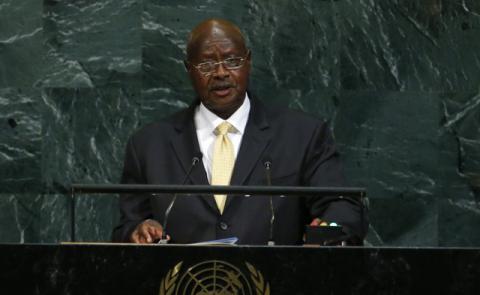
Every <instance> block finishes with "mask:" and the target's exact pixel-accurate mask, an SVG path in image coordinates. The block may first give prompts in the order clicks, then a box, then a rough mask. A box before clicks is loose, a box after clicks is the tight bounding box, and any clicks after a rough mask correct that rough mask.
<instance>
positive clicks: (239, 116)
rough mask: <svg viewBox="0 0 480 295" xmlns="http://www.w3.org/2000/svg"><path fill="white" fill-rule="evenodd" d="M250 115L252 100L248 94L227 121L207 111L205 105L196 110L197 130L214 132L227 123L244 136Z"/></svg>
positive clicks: (201, 104)
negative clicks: (223, 123) (224, 122)
mask: <svg viewBox="0 0 480 295" xmlns="http://www.w3.org/2000/svg"><path fill="white" fill-rule="evenodd" d="M249 113H250V98H249V97H248V94H247V93H245V99H244V100H243V103H242V105H241V106H240V107H239V108H238V109H237V110H236V111H235V113H233V114H232V115H231V116H230V117H229V118H228V119H227V120H224V119H222V118H220V117H219V116H217V115H215V114H214V113H212V112H211V111H210V110H209V109H207V108H206V107H205V106H204V105H203V103H200V105H199V106H198V107H197V110H196V114H195V117H196V120H195V123H196V128H197V130H198V129H208V130H209V132H210V131H211V132H213V130H215V128H216V127H217V126H218V125H220V124H221V123H222V122H223V121H227V122H228V123H230V124H232V125H233V127H235V129H236V131H237V133H239V134H241V135H242V134H243V133H244V132H245V126H246V125H247V121H248V114H249Z"/></svg>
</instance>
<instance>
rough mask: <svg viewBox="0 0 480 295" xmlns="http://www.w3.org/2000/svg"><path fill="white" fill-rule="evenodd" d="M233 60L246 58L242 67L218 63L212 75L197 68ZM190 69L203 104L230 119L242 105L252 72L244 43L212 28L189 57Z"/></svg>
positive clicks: (198, 42)
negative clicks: (210, 63)
mask: <svg viewBox="0 0 480 295" xmlns="http://www.w3.org/2000/svg"><path fill="white" fill-rule="evenodd" d="M233 57H243V58H245V61H244V62H243V65H242V66H241V67H239V68H237V69H227V68H226V67H225V65H224V64H219V65H217V66H216V67H215V68H214V70H213V72H211V73H202V72H201V71H200V70H199V69H197V68H196V67H195V66H196V65H198V64H202V63H205V62H220V61H224V60H225V59H228V58H233ZM187 69H188V72H189V75H190V79H191V80H192V84H193V87H194V88H195V91H196V92H197V94H198V95H199V96H200V99H201V101H202V103H203V104H204V105H205V106H206V107H207V108H208V109H209V110H210V111H212V112H213V113H215V114H216V115H217V116H219V117H221V118H224V119H227V118H228V117H230V116H231V115H232V114H233V113H234V112H235V111H236V110H237V109H238V108H239V107H240V106H241V105H242V103H243V100H244V98H245V92H246V90H247V85H248V75H249V73H250V53H249V51H248V50H247V49H246V47H245V44H243V42H242V41H239V39H238V38H235V36H233V37H232V36H230V33H229V32H228V31H227V32H225V31H222V30H221V29H218V28H217V29H212V30H211V32H208V33H207V34H205V35H204V36H202V37H200V39H199V40H198V41H197V42H196V44H195V46H194V48H193V50H192V52H191V54H190V56H189V60H188V64H187Z"/></svg>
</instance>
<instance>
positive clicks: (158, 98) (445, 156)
mask: <svg viewBox="0 0 480 295" xmlns="http://www.w3.org/2000/svg"><path fill="white" fill-rule="evenodd" d="M208 17H223V18H227V19H230V20H232V21H233V22H235V23H237V24H238V25H239V26H240V27H241V28H242V29H243V30H244V32H245V34H246V35H247V39H248V43H249V44H250V47H251V49H252V51H253V74H252V77H251V88H252V90H253V91H254V92H255V93H256V94H257V95H258V96H259V97H260V98H262V99H263V100H264V101H266V102H267V103H283V104H288V105H289V106H290V107H292V108H296V109H301V110H304V111H306V112H309V113H312V114H314V115H317V116H321V117H324V118H326V119H328V120H330V121H331V123H332V127H333V129H334V133H335V136H336V139H337V141H338V143H339V147H340V150H341V152H342V155H343V159H344V161H345V166H346V172H347V174H348V177H349V179H350V181H351V183H352V184H354V185H358V186H365V187H367V188H368V192H369V193H368V195H369V198H370V207H371V211H370V215H371V228H370V233H369V236H368V243H369V244H371V245H401V246H480V234H479V233H478V228H480V206H479V202H480V2H479V1H476V0H424V1H417V0H387V1H384V0H335V1H333V0H331V1H329V0H304V1H296V0H243V1H240V0H237V1H234V0H230V1H220V0H210V1H199V0H143V1H141V0H96V1H93V0H65V1H60V0H44V1H41V0H17V1H14V0H2V2H1V4H0V106H1V107H0V126H1V127H0V242H41V243H44V242H59V241H62V240H68V239H69V223H68V219H69V216H70V215H69V210H68V209H69V207H68V206H69V200H68V196H67V195H66V194H65V191H66V190H67V189H68V187H69V185H70V183H72V182H85V183H116V182H118V180H119V177H120V170H121V167H122V160H123V149H124V145H125V143H126V140H127V138H128V136H129V134H131V133H132V132H133V131H134V130H136V129H138V128H139V127H140V126H142V125H144V124H146V123H147V122H150V121H153V120H156V119H157V118H160V117H163V116H165V115H167V114H170V113H172V112H174V111H176V110H179V109H181V108H183V107H185V106H187V105H188V104H189V102H191V100H192V96H193V92H192V89H191V87H190V84H189V81H188V78H187V76H186V74H185V70H184V69H183V65H182V59H183V57H184V54H185V39H186V37H187V34H188V32H189V30H190V29H191V28H192V27H193V26H194V25H195V24H197V23H198V22H200V21H201V20H203V19H205V18H208ZM77 214H78V216H77V217H78V218H77V225H78V238H79V239H80V240H83V241H105V240H108V239H109V235H110V230H111V227H112V225H113V224H114V223H115V222H116V220H117V218H118V212H117V199H116V197H115V196H110V197H102V198H95V197H88V196H87V197H83V198H82V199H81V200H79V202H78V204H77Z"/></svg>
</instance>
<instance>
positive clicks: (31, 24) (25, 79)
mask: <svg viewBox="0 0 480 295" xmlns="http://www.w3.org/2000/svg"><path fill="white" fill-rule="evenodd" d="M42 32H43V28H42V0H24V1H14V0H2V2H1V3H0V88H5V87H21V88H26V87H31V86H33V85H35V83H36V82H37V81H38V79H40V78H41V77H42V75H43V72H42V69H43V47H42V39H43V36H42Z"/></svg>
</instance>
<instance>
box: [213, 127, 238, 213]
mask: <svg viewBox="0 0 480 295" xmlns="http://www.w3.org/2000/svg"><path fill="white" fill-rule="evenodd" d="M229 131H234V127H233V126H232V125H231V124H230V123H228V122H227V121H224V122H223V123H222V124H220V125H218V126H217V128H215V131H214V132H215V135H217V138H216V139H215V146H214V149H213V161H212V181H211V184H212V185H229V184H230V178H231V177H232V171H233V166H234V164H235V155H234V152H233V144H232V142H231V141H230V139H229V138H228V135H227V134H228V132H229ZM226 199H227V195H215V202H216V203H217V206H218V210H220V213H221V214H223V208H224V207H225V201H226Z"/></svg>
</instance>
